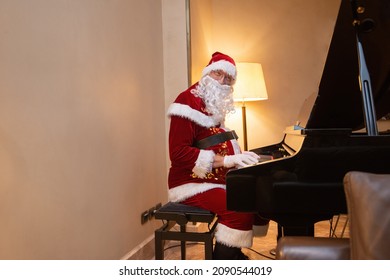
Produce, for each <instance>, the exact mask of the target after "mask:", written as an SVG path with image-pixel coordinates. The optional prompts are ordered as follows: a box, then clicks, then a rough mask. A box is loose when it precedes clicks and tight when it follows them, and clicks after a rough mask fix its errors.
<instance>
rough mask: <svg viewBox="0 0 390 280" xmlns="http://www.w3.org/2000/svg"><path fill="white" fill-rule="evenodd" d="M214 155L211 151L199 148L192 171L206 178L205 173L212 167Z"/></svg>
mask: <svg viewBox="0 0 390 280" xmlns="http://www.w3.org/2000/svg"><path fill="white" fill-rule="evenodd" d="M214 156H215V153H214V152H213V151H208V150H200V152H199V155H198V159H197V160H196V162H195V166H194V168H193V169H192V172H194V173H195V175H196V176H198V177H199V178H202V179H204V178H206V175H207V173H210V172H211V170H212V168H213V162H214Z"/></svg>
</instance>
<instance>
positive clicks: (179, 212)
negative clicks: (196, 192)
mask: <svg viewBox="0 0 390 280" xmlns="http://www.w3.org/2000/svg"><path fill="white" fill-rule="evenodd" d="M154 217H155V219H159V220H163V226H162V227H160V228H159V229H157V230H156V231H155V232H154V240H155V259H156V260H163V259H164V251H165V249H164V245H165V240H176V241H180V247H181V259H182V260H185V259H186V242H187V241H196V242H203V243H204V248H205V259H206V260H211V259H212V257H213V239H214V233H215V229H216V227H217V224H218V218H217V215H216V214H214V213H212V212H210V211H208V210H204V209H200V208H197V207H193V206H188V205H184V204H181V203H174V202H168V203H167V204H165V205H163V206H162V207H161V208H159V209H158V210H156V212H155V215H154ZM188 223H206V224H207V227H208V230H207V231H205V232H195V231H191V232H189V231H187V224H188ZM175 225H178V226H179V227H180V231H177V230H176V231H175V230H171V229H172V227H174V226H175Z"/></svg>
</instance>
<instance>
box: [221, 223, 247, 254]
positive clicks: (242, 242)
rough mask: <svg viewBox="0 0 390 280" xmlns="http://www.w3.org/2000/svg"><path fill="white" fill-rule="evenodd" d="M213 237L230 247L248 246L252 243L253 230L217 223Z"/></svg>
mask: <svg viewBox="0 0 390 280" xmlns="http://www.w3.org/2000/svg"><path fill="white" fill-rule="evenodd" d="M215 239H216V241H218V242H219V243H222V244H224V245H227V246H230V247H237V248H250V247H252V243H253V231H252V230H239V229H233V228H230V227H227V226H225V225H223V224H218V225H217V230H216V232H215Z"/></svg>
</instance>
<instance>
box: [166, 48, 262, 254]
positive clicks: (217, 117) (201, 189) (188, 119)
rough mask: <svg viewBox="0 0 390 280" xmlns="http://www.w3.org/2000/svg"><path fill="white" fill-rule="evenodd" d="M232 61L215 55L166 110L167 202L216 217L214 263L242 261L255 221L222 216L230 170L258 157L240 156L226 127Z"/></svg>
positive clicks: (243, 216) (225, 213)
mask: <svg viewBox="0 0 390 280" xmlns="http://www.w3.org/2000/svg"><path fill="white" fill-rule="evenodd" d="M236 77H237V70H236V64H235V62H234V60H233V59H232V58H231V57H229V56H228V55H226V54H223V53H220V52H216V53H214V54H213V55H212V58H211V60H210V62H209V64H208V65H207V66H206V67H205V68H204V70H203V72H202V77H201V79H200V81H199V82H197V83H195V84H194V85H192V86H191V87H189V88H188V89H187V90H185V91H184V92H182V93H180V94H179V96H178V97H177V98H176V100H175V101H174V103H172V104H171V105H170V107H169V109H168V116H169V117H170V121H171V122H170V131H169V155H170V160H171V167H170V170H169V176H168V186H169V190H168V198H169V200H170V201H173V202H180V203H183V204H187V205H192V206H196V207H200V208H204V209H207V210H210V211H212V212H214V213H216V214H217V216H218V225H217V231H216V234H215V239H216V244H215V247H214V252H213V258H214V259H247V256H246V255H244V254H243V253H242V251H241V248H243V247H251V246H252V240H253V224H254V219H255V217H254V215H253V214H251V213H237V212H234V211H229V210H227V207H226V181H225V175H226V172H227V171H228V170H229V169H230V168H239V167H243V166H246V165H251V164H255V163H257V162H258V160H259V156H258V155H256V154H255V153H253V152H248V151H243V152H242V151H241V149H240V147H239V145H238V142H237V140H236V139H237V136H236V134H235V132H234V131H231V130H229V129H228V128H226V127H225V125H224V121H225V117H226V115H227V114H228V113H230V112H233V111H234V104H233V85H234V83H235V81H236Z"/></svg>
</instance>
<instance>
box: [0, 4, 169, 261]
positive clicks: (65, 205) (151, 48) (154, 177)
mask: <svg viewBox="0 0 390 280" xmlns="http://www.w3.org/2000/svg"><path fill="white" fill-rule="evenodd" d="M0 2H1V9H0V36H1V43H0V61H1V63H0V223H1V230H0V259H119V258H122V257H123V256H125V255H126V254H127V253H128V252H129V251H131V250H132V249H133V248H136V247H137V246H138V245H139V244H140V243H142V242H145V240H147V239H148V238H149V237H150V236H152V234H153V231H154V229H155V228H156V224H155V222H149V223H147V224H145V225H141V223H140V214H141V212H142V211H144V210H146V209H148V208H149V207H152V206H154V205H155V204H156V203H158V202H164V200H166V169H167V167H166V151H165V148H164V147H165V145H166V144H165V117H164V116H165V106H164V103H165V100H164V73H163V71H164V69H163V41H162V7H161V1H158V0H142V1H136V0H115V1H114V0H113V1H104V0H81V1H76V0H75V1H65V0H54V1H53V0H34V1H30V0H17V1H15V0H0Z"/></svg>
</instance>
